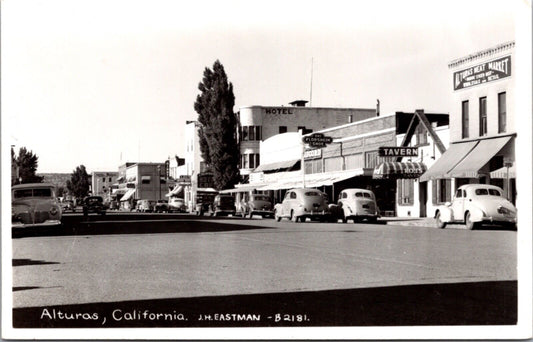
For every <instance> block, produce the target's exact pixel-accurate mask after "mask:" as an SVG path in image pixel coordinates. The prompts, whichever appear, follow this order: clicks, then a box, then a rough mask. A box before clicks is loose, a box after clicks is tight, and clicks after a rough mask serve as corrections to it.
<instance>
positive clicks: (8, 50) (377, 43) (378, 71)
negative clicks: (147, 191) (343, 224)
mask: <svg viewBox="0 0 533 342" xmlns="http://www.w3.org/2000/svg"><path fill="white" fill-rule="evenodd" d="M523 3H527V1H522V0H512V1H509V0H501V1H500V0H479V1H478V0H461V1H459V0H448V1H427V0H426V1H418V0H416V1H415V0H404V1H392V0H391V1H389V0H376V1H356V0H355V1H354V0H352V1H347V0H342V1H341V0H328V1H312V0H311V1H310V0H307V1H296V0H294V1H291V0H285V1H277V0H274V1H236V0H232V1H231V0H227V1H210V0H205V1H157V0H155V1H135V0H132V1H99V0H96V1H75V0H74V1H72V0H71V1H58V0H47V1H42V0H41V1H37V0H35V1H28V0H3V1H2V3H1V7H2V8H1V9H2V11H1V58H2V63H1V72H2V74H1V75H2V79H1V86H2V93H1V120H2V143H3V145H4V146H5V145H14V146H15V150H16V151H18V149H19V148H20V147H23V146H24V147H26V148H27V149H29V150H32V151H33V152H34V153H35V154H36V155H37V156H38V157H39V166H38V170H37V172H38V173H44V172H65V173H69V172H72V171H73V170H74V169H75V168H76V166H78V165H82V164H83V165H85V166H86V168H87V170H88V171H89V172H92V171H117V170H118V166H119V165H121V164H123V163H125V162H126V161H128V162H136V161H141V162H163V161H164V160H166V159H167V158H168V157H169V156H170V157H172V156H174V155H178V156H184V152H185V143H184V138H183V137H184V125H185V122H186V121H187V120H195V119H196V118H197V113H196V112H195V111H194V101H195V99H196V96H197V95H198V93H199V91H198V83H199V82H200V81H201V79H202V75H203V71H204V69H205V68H206V67H209V68H212V66H213V63H214V62H215V61H216V60H217V59H218V60H220V62H221V63H222V64H223V65H224V68H225V70H226V73H227V75H228V79H229V81H230V82H231V83H232V84H233V87H234V93H235V107H234V110H235V111H238V109H239V107H243V106H248V105H265V106H281V105H285V106H286V105H288V103H289V102H291V101H293V100H297V99H303V100H308V101H310V102H311V104H312V106H313V107H346V108H353V107H355V108H375V106H376V100H377V99H379V100H380V105H381V112H382V113H384V114H386V113H392V112H394V111H414V110H415V109H424V110H425V111H426V112H439V113H449V111H450V108H451V95H452V92H451V86H452V79H451V74H450V72H449V70H448V63H449V62H450V61H452V60H453V59H456V58H459V57H463V56H466V55H469V54H472V53H475V52H477V51H479V50H483V49H487V48H490V47H493V46H495V45H498V44H500V43H504V42H508V41H511V40H515V34H516V31H517V29H516V28H515V22H516V20H515V19H516V10H517V8H519V10H524V8H523V6H521V5H523ZM529 4H530V3H529ZM528 10H529V11H530V10H531V8H529V9H528Z"/></svg>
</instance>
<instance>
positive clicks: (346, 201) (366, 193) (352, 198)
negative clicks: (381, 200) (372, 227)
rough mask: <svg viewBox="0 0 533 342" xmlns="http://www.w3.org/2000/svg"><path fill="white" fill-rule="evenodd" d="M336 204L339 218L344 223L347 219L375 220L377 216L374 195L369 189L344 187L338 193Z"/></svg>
mask: <svg viewBox="0 0 533 342" xmlns="http://www.w3.org/2000/svg"><path fill="white" fill-rule="evenodd" d="M337 205H338V209H339V210H338V214H339V215H340V217H339V218H340V219H342V222H344V223H346V222H347V221H348V220H353V222H354V223H357V222H359V221H363V220H366V221H369V222H376V221H377V219H378V217H379V208H378V206H377V204H376V196H375V195H374V193H373V192H372V191H370V190H365V189H344V190H342V191H341V192H340V193H339V200H338V202H337Z"/></svg>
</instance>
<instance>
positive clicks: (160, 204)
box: [154, 200, 168, 213]
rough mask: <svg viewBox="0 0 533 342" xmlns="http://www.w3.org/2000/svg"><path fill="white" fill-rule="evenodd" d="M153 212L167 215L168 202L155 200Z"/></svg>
mask: <svg viewBox="0 0 533 342" xmlns="http://www.w3.org/2000/svg"><path fill="white" fill-rule="evenodd" d="M154 212H156V213H168V202H167V201H165V200H157V202H156V204H155V206H154Z"/></svg>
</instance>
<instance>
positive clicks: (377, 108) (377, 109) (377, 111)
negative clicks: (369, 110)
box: [376, 99, 379, 116]
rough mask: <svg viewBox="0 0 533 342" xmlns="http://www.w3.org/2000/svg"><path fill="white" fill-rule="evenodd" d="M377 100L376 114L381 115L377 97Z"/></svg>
mask: <svg viewBox="0 0 533 342" xmlns="http://www.w3.org/2000/svg"><path fill="white" fill-rule="evenodd" d="M376 101H377V103H376V116H379V99H377V100H376Z"/></svg>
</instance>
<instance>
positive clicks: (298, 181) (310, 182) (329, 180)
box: [257, 168, 371, 191]
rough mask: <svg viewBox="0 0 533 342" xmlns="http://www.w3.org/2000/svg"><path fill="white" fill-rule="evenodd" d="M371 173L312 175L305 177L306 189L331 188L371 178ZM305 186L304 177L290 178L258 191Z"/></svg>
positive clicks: (357, 170)
mask: <svg viewBox="0 0 533 342" xmlns="http://www.w3.org/2000/svg"><path fill="white" fill-rule="evenodd" d="M370 175H371V172H370V171H369V169H362V168H360V169H355V170H347V171H332V172H323V173H312V174H306V175H305V187H307V188H317V187H320V186H330V185H333V184H334V183H337V182H340V181H343V180H345V179H349V178H352V177H357V176H370ZM302 185H303V177H302V175H301V174H300V175H298V176H297V177H290V178H285V179H279V180H278V181H276V182H274V183H271V184H268V185H265V186H263V187H261V188H258V189H257V190H260V191H263V190H279V189H292V188H301V187H302Z"/></svg>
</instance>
